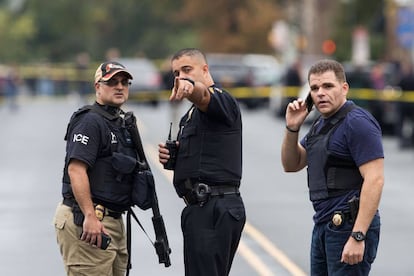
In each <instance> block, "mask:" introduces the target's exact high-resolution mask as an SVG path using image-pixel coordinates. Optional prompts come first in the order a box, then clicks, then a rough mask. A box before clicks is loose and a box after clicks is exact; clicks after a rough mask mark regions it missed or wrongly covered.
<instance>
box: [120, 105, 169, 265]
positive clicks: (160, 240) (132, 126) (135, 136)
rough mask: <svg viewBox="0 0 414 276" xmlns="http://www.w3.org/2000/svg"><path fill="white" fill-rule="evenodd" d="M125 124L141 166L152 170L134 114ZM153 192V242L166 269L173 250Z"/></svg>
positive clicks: (130, 212) (131, 212)
mask: <svg viewBox="0 0 414 276" xmlns="http://www.w3.org/2000/svg"><path fill="white" fill-rule="evenodd" d="M124 122H125V126H126V129H127V130H128V132H129V134H130V135H131V139H132V141H133V143H134V145H135V147H136V150H137V152H138V156H139V159H140V161H141V162H139V163H140V164H143V163H144V164H145V166H146V167H147V169H149V170H150V167H149V164H148V162H147V159H146V157H145V153H144V149H143V147H142V142H141V137H140V135H139V132H138V126H137V123H136V118H135V116H134V114H133V113H132V112H127V113H125V118H124ZM152 190H153V198H152V204H151V209H152V213H153V217H152V224H153V226H154V232H155V242H153V245H154V247H155V252H156V253H157V255H158V261H159V263H160V264H162V263H163V264H164V266H165V267H169V266H170V265H171V261H170V254H171V248H170V246H169V243H168V238H167V232H166V230H165V224H164V220H163V218H162V215H161V213H160V208H159V205H158V198H157V193H156V191H155V186H154V187H153V189H152ZM128 213H129V214H130V215H132V216H133V217H134V219H135V220H136V221H137V222H138V224H139V226H140V227H141V228H142V230H143V231H144V232H145V230H144V228H143V226H142V225H141V223H140V222H139V220H138V218H137V217H136V215H135V213H134V212H133V211H132V209H131V208H130V209H129V211H128ZM129 220H130V216H127V224H128V221H129ZM129 222H130V221H129ZM128 227H129V230H130V225H128ZM129 233H130V231H129ZM145 233H146V232H145ZM128 236H130V235H128ZM147 236H148V235H147ZM151 242H152V241H151ZM129 243H130V241H129ZM129 249H130V244H129ZM128 258H130V254H129V257H128ZM128 264H129V265H128V269H129V268H130V267H131V266H130V264H131V263H130V260H128Z"/></svg>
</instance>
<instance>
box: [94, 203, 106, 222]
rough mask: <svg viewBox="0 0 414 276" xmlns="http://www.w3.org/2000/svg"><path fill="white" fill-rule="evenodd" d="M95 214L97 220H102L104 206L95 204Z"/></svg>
mask: <svg viewBox="0 0 414 276" xmlns="http://www.w3.org/2000/svg"><path fill="white" fill-rule="evenodd" d="M95 215H96V218H97V219H98V220H100V221H102V220H103V218H104V215H105V207H103V206H102V205H99V204H98V205H96V206H95Z"/></svg>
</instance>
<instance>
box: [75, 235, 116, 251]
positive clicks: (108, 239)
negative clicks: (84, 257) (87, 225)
mask: <svg viewBox="0 0 414 276" xmlns="http://www.w3.org/2000/svg"><path fill="white" fill-rule="evenodd" d="M82 234H83V232H82ZM82 234H81V235H80V236H81V237H82ZM101 239H102V241H101V247H100V248H101V249H102V250H105V249H107V248H108V246H109V244H110V243H111V237H110V236H108V235H107V234H105V233H103V232H101ZM97 244H98V240H96V241H95V245H97Z"/></svg>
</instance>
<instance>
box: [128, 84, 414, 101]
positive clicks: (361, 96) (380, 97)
mask: <svg viewBox="0 0 414 276" xmlns="http://www.w3.org/2000/svg"><path fill="white" fill-rule="evenodd" d="M225 90H226V91H228V92H229V93H231V94H232V95H233V96H234V97H235V98H238V99H246V98H269V97H271V96H272V93H271V90H272V87H232V88H225ZM279 91H281V92H280V95H279V96H281V97H284V98H288V97H289V98H297V97H298V94H299V91H300V87H280V90H279ZM170 95H171V91H169V90H163V91H159V92H155V93H154V91H131V92H130V99H131V100H133V101H143V102H145V101H154V100H158V101H161V100H168V98H169V97H170ZM348 99H353V100H366V101H389V102H413V103H414V91H405V92H401V91H399V90H396V89H392V88H389V89H384V90H381V91H378V90H374V89H366V88H360V89H350V90H349V92H348Z"/></svg>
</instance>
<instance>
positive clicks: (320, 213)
mask: <svg viewBox="0 0 414 276" xmlns="http://www.w3.org/2000/svg"><path fill="white" fill-rule="evenodd" d="M348 104H351V101H347V103H346V104H345V105H348ZM345 105H344V106H343V107H342V108H344V107H345ZM324 122H325V120H324V119H322V118H320V119H319V121H318V122H317V124H318V125H317V126H316V127H317V130H320V129H321V127H322V126H323V124H324ZM305 139H306V136H305V137H304V138H303V139H302V140H301V142H300V143H301V145H302V146H303V147H305V149H306V143H305ZM328 149H329V151H330V152H332V153H333V154H335V155H337V156H339V157H342V158H348V159H349V158H352V160H354V162H355V164H356V165H357V166H358V167H359V166H361V165H363V164H365V163H367V162H369V161H372V160H375V159H378V158H384V150H383V145H382V132H381V128H380V126H379V124H378V122H377V121H376V120H375V118H374V117H373V116H372V115H371V114H370V113H368V112H367V111H366V110H364V109H362V108H355V109H353V110H351V111H350V112H349V113H348V114H347V115H346V117H345V118H344V120H343V122H342V123H340V125H339V126H338V127H337V129H336V130H334V132H333V133H332V135H331V137H330V139H329V143H328ZM354 194H355V191H351V192H350V193H349V194H348V195H345V196H343V197H342V196H340V197H334V198H329V199H326V200H320V201H315V202H313V206H314V209H315V212H316V213H315V216H314V221H315V222H320V221H324V220H326V219H328V217H329V216H330V214H331V213H332V212H333V211H335V210H342V209H344V208H346V202H347V201H348V200H349V199H350V197H351V196H353V195H354Z"/></svg>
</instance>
